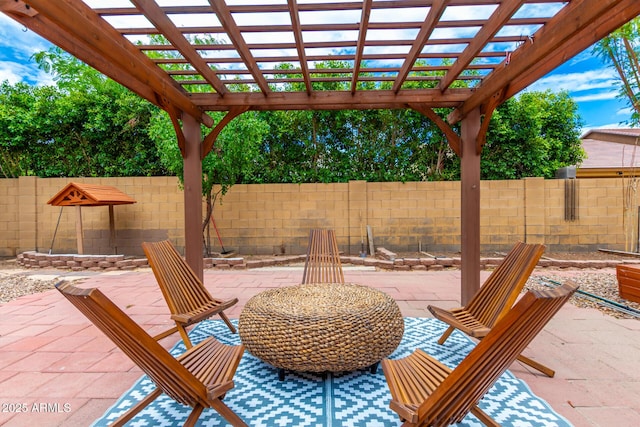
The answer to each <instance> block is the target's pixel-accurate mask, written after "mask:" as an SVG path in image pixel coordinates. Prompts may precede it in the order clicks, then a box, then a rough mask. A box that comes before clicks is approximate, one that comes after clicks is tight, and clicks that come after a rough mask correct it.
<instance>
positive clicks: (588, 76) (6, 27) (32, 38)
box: [0, 13, 631, 131]
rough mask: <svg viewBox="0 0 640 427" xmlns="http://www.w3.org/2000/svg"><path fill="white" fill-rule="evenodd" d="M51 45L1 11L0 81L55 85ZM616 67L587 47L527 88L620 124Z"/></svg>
mask: <svg viewBox="0 0 640 427" xmlns="http://www.w3.org/2000/svg"><path fill="white" fill-rule="evenodd" d="M49 46H51V44H50V43H49V42H47V41H46V40H44V39H42V38H41V37H39V36H38V35H37V34H35V33H34V32H33V31H31V30H27V29H25V28H24V27H23V26H21V25H20V24H19V23H17V22H16V21H14V20H12V19H10V18H9V17H7V16H6V15H4V14H2V13H0V81H5V80H8V81H9V83H11V84H15V83H17V82H21V81H22V82H26V83H29V84H38V85H46V84H51V83H52V79H51V76H50V75H49V74H47V73H44V72H42V71H41V70H39V69H38V67H37V65H36V63H35V62H34V61H33V60H32V59H30V58H31V55H33V54H34V53H36V52H39V51H42V50H46V49H47V48H48V47H49ZM616 78H617V74H616V72H615V70H612V69H610V68H608V67H606V66H605V65H604V64H603V63H602V61H601V60H600V59H598V58H595V57H593V55H592V54H591V49H587V50H586V51H584V52H582V53H581V54H579V55H577V56H576V57H574V58H572V59H571V60H569V61H568V62H566V63H565V64H563V65H561V66H560V67H558V68H557V69H555V70H554V71H552V72H551V73H549V74H548V75H547V76H545V77H544V78H542V79H540V80H538V81H537V82H536V83H534V84H533V85H531V86H530V87H529V88H528V89H527V90H547V89H551V90H553V91H560V90H567V91H568V92H569V94H570V95H571V96H572V97H573V99H574V100H575V101H576V102H577V103H578V106H579V114H580V116H581V117H582V119H583V121H584V130H585V131H586V130H588V129H592V128H602V127H609V128H611V127H620V126H621V124H620V123H621V122H624V121H626V120H628V119H629V118H630V117H631V110H630V109H629V108H628V107H627V105H626V104H625V102H624V100H621V99H618V98H617V94H618V89H617V86H616Z"/></svg>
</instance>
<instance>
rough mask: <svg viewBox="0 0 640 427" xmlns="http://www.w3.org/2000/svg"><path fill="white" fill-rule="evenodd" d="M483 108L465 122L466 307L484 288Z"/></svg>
mask: <svg viewBox="0 0 640 427" xmlns="http://www.w3.org/2000/svg"><path fill="white" fill-rule="evenodd" d="M479 131H480V109H479V108H476V109H475V110H473V111H471V112H470V113H469V114H468V115H467V116H466V117H465V118H464V119H463V120H462V131H461V133H462V135H461V139H462V158H461V165H460V168H461V170H460V181H461V183H460V197H461V203H460V204H461V212H460V221H461V250H462V259H461V266H460V267H461V275H462V280H461V282H462V283H461V289H460V293H461V294H460V299H461V301H460V302H461V304H462V305H466V304H467V303H468V302H469V301H470V300H471V298H472V297H473V295H475V293H476V292H477V291H478V289H480V153H478V150H477V149H476V148H477V143H476V141H477V138H478V132H479Z"/></svg>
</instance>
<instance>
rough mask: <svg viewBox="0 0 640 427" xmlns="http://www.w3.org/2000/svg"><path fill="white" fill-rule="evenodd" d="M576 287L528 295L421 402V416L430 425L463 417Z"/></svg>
mask: <svg viewBox="0 0 640 427" xmlns="http://www.w3.org/2000/svg"><path fill="white" fill-rule="evenodd" d="M576 289H577V286H575V285H573V284H565V285H563V286H561V287H558V288H555V289H552V290H544V291H530V292H528V293H527V294H526V295H524V296H523V297H522V298H521V299H520V300H519V301H518V303H517V304H516V305H515V306H514V307H513V308H512V309H511V310H510V311H509V312H508V313H507V314H506V315H505V316H504V317H503V318H502V319H500V320H499V321H498V323H497V324H496V325H495V326H494V327H493V328H492V329H491V331H490V332H489V333H488V334H487V336H486V337H484V338H483V339H482V340H481V341H480V342H479V343H478V344H477V345H476V347H475V348H474V349H473V350H472V351H471V352H470V353H469V354H468V355H467V357H465V358H464V360H462V362H460V364H459V365H458V366H457V367H456V368H455V369H454V370H453V371H452V372H451V374H450V375H449V376H447V378H445V380H444V381H443V382H442V383H441V384H440V385H439V386H438V387H437V388H436V390H434V392H433V393H432V394H431V395H430V396H429V398H428V399H427V400H425V401H424V402H423V403H422V405H420V407H419V408H418V416H419V418H420V419H421V420H422V419H425V418H426V419H427V420H430V421H429V422H427V425H448V424H453V423H457V422H460V421H462V419H463V418H464V417H465V416H466V414H467V413H468V412H469V411H470V410H471V409H472V407H473V406H474V405H476V404H477V402H478V401H479V400H480V399H481V398H482V396H484V395H485V394H486V393H487V392H488V391H489V389H490V388H491V387H492V385H493V384H494V383H495V382H496V381H497V380H498V378H499V377H500V375H502V374H503V373H504V372H505V371H506V370H507V369H508V368H509V366H510V365H511V364H512V363H513V362H514V361H515V360H516V358H517V357H518V356H519V355H520V354H521V353H522V351H523V350H524V349H525V348H526V347H527V345H529V343H530V342H531V341H532V340H533V339H534V338H535V337H536V335H538V333H539V332H540V331H541V330H542V329H543V328H544V326H545V325H546V324H547V322H548V321H549V320H550V319H551V318H552V317H553V315H554V314H555V313H556V312H557V311H558V310H559V309H560V308H561V307H562V305H563V304H564V303H565V302H566V301H567V300H568V299H569V298H570V297H571V295H573V293H574V292H575V291H576Z"/></svg>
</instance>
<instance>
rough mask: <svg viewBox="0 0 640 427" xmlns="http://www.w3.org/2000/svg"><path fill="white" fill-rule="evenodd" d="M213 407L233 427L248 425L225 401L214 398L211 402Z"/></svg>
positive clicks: (245, 426)
mask: <svg viewBox="0 0 640 427" xmlns="http://www.w3.org/2000/svg"><path fill="white" fill-rule="evenodd" d="M211 407H212V408H213V409H215V410H216V411H218V413H219V414H220V415H221V416H222V418H224V419H225V420H227V421H228V422H229V423H231V425H232V426H233V427H248V426H247V424H246V423H245V422H244V421H242V418H240V417H239V416H238V414H236V413H235V412H233V411H232V410H231V408H229V407H228V406H227V405H225V404H224V402H223V401H222V400H220V399H214V400H213V401H212V402H211Z"/></svg>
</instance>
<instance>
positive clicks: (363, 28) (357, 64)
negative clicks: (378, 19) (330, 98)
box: [351, 0, 373, 95]
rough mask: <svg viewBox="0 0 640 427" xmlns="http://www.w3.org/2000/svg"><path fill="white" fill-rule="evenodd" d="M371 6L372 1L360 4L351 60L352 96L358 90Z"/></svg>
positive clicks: (366, 0) (367, 0)
mask: <svg viewBox="0 0 640 427" xmlns="http://www.w3.org/2000/svg"><path fill="white" fill-rule="evenodd" d="M372 5H373V0H364V1H363V2H362V14H361V17H360V26H359V28H358V40H357V41H356V54H355V58H354V60H353V74H352V76H351V94H352V95H353V94H355V93H356V89H357V88H358V77H359V76H360V68H361V67H362V55H363V53H364V48H365V44H366V42H367V29H368V28H369V18H370V17H371V7H372Z"/></svg>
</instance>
